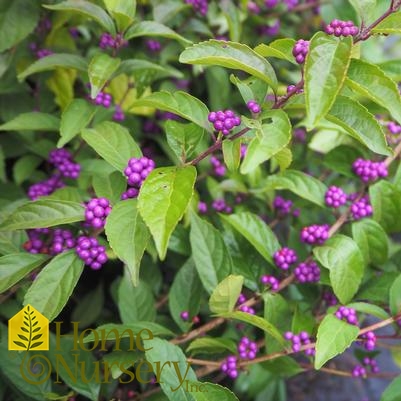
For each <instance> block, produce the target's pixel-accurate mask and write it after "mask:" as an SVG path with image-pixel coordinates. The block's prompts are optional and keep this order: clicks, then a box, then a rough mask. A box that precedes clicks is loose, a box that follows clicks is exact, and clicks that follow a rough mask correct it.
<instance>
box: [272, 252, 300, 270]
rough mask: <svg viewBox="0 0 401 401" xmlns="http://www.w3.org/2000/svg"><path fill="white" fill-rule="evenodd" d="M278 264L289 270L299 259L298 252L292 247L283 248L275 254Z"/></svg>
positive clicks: (274, 257) (279, 266)
mask: <svg viewBox="0 0 401 401" xmlns="http://www.w3.org/2000/svg"><path fill="white" fill-rule="evenodd" d="M273 260H274V263H275V264H276V266H277V267H278V268H280V269H283V270H288V269H289V268H290V266H291V265H292V264H294V263H295V262H296V261H297V260H298V257H297V254H296V252H295V251H294V250H293V249H291V248H281V249H279V250H278V251H276V252H275V253H274V255H273Z"/></svg>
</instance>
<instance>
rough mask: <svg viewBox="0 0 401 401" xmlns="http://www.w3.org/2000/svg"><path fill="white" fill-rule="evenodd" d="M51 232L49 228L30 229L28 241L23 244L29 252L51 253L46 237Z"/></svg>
mask: <svg viewBox="0 0 401 401" xmlns="http://www.w3.org/2000/svg"><path fill="white" fill-rule="evenodd" d="M49 233H50V230H49V229H48V228H35V229H33V230H28V231H27V234H28V241H26V242H25V243H24V245H23V248H24V249H25V250H26V251H27V252H29V253H34V254H37V253H44V254H48V253H49V248H48V246H47V244H46V242H47V241H46V240H45V239H44V237H45V236H46V235H47V234H49Z"/></svg>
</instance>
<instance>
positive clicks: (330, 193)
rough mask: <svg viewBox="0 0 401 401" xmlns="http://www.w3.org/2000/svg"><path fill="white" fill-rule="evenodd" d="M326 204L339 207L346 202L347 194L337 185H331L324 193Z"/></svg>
mask: <svg viewBox="0 0 401 401" xmlns="http://www.w3.org/2000/svg"><path fill="white" fill-rule="evenodd" d="M325 201H326V205H327V206H330V207H333V208H339V207H340V206H343V205H345V204H346V203H347V194H346V193H345V192H344V191H343V190H342V189H341V188H339V187H336V186H334V185H332V186H331V187H329V189H328V190H327V191H326V194H325Z"/></svg>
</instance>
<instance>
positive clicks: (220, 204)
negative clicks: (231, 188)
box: [212, 198, 233, 213]
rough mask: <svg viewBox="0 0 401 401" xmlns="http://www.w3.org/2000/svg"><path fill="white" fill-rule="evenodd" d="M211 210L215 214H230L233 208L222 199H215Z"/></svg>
mask: <svg viewBox="0 0 401 401" xmlns="http://www.w3.org/2000/svg"><path fill="white" fill-rule="evenodd" d="M212 208H213V209H214V210H215V211H216V212H220V213H231V212H232V211H233V208H232V207H231V206H229V205H227V203H226V201H225V200H224V199H223V198H219V199H215V200H214V201H213V202H212Z"/></svg>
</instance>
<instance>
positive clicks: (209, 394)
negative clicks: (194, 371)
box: [188, 381, 239, 401]
mask: <svg viewBox="0 0 401 401" xmlns="http://www.w3.org/2000/svg"><path fill="white" fill-rule="evenodd" d="M188 388H189V393H190V394H192V396H193V397H194V398H195V400H196V401H239V400H238V398H237V396H236V395H235V394H234V393H233V392H232V391H231V390H229V389H228V388H226V387H223V386H220V384H215V383H202V382H198V381H188Z"/></svg>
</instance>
